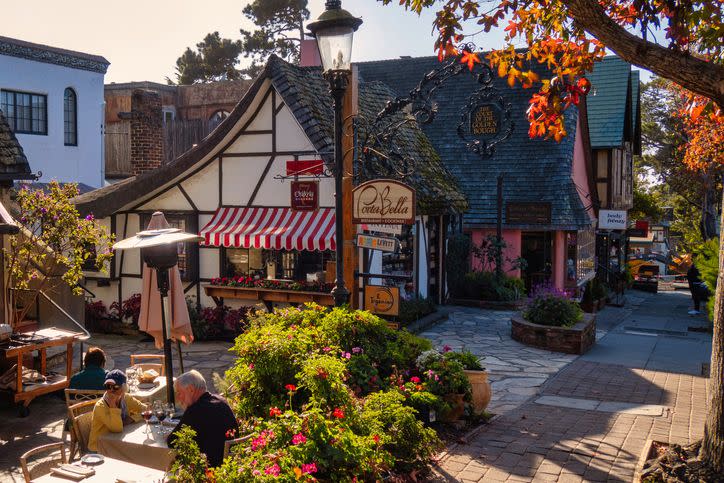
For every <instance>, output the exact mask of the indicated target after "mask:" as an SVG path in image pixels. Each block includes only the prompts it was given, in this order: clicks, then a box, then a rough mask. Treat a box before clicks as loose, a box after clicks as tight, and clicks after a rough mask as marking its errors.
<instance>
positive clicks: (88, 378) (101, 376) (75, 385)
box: [68, 347, 106, 390]
mask: <svg viewBox="0 0 724 483" xmlns="http://www.w3.org/2000/svg"><path fill="white" fill-rule="evenodd" d="M83 365H84V367H85V369H83V370H82V371H80V372H78V373H76V374H74V375H73V377H71V378H70V385H69V386H68V387H69V388H70V389H98V390H101V389H103V384H104V383H105V381H106V370H105V369H104V368H103V367H104V366H105V365H106V354H105V353H104V352H103V349H101V348H100V347H91V348H90V349H88V352H86V353H85V357H84V358H83Z"/></svg>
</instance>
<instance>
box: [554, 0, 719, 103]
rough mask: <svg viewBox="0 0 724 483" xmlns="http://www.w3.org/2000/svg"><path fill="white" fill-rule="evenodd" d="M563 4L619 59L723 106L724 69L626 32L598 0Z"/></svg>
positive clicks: (568, 1)
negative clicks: (607, 13)
mask: <svg viewBox="0 0 724 483" xmlns="http://www.w3.org/2000/svg"><path fill="white" fill-rule="evenodd" d="M563 3H565V4H566V5H567V6H568V8H569V9H570V13H571V16H572V17H573V18H574V20H575V21H576V23H578V24H579V25H580V26H581V27H582V28H583V29H584V30H585V31H586V32H588V33H589V34H591V35H592V36H594V37H595V38H596V39H598V40H599V41H600V42H602V43H603V44H605V45H606V47H608V48H609V49H611V50H612V51H614V52H615V53H616V54H618V55H619V57H621V58H623V59H624V60H626V61H627V62H630V63H632V64H634V65H637V66H639V67H642V68H644V69H647V70H650V71H651V72H653V73H654V74H657V75H659V76H661V77H664V78H666V79H669V80H671V81H673V82H675V83H677V84H679V85H680V86H682V87H685V88H686V89H688V90H690V91H692V92H695V93H697V94H700V95H702V96H704V97H707V98H709V99H711V100H712V101H714V102H716V103H717V104H719V106H720V107H724V66H722V65H718V64H716V63H714V62H707V61H705V60H701V59H698V58H696V57H694V56H692V55H690V54H688V53H686V52H681V51H678V50H673V49H668V48H666V47H664V46H662V45H658V44H655V43H653V42H647V41H646V40H644V39H642V38H640V37H638V36H636V35H633V34H632V33H629V32H628V31H626V29H624V28H623V27H621V26H620V25H618V24H617V23H616V22H614V21H613V20H611V18H610V17H609V16H608V15H606V12H604V10H603V8H602V7H601V6H600V5H599V2H598V1H597V0H563Z"/></svg>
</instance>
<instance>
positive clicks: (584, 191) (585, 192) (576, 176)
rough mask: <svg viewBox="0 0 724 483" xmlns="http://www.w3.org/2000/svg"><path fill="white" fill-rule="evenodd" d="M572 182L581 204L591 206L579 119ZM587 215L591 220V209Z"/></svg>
mask: <svg viewBox="0 0 724 483" xmlns="http://www.w3.org/2000/svg"><path fill="white" fill-rule="evenodd" d="M573 182H574V183H575V184H576V191H578V196H580V197H581V203H583V206H585V207H589V206H591V197H590V194H591V192H590V189H589V186H588V168H587V167H586V155H585V149H584V147H583V137H582V136H581V120H580V118H579V119H578V121H577V126H576V141H575V145H574V147H573ZM588 216H590V217H591V220H594V219H595V218H596V216H595V214H594V211H593V209H589V210H588Z"/></svg>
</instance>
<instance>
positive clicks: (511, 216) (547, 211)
mask: <svg viewBox="0 0 724 483" xmlns="http://www.w3.org/2000/svg"><path fill="white" fill-rule="evenodd" d="M505 222H506V223H507V224H509V225H513V224H520V225H548V224H550V222H551V204H550V203H546V202H537V203H532V202H524V203H506V205H505Z"/></svg>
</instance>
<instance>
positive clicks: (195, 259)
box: [141, 213, 199, 282]
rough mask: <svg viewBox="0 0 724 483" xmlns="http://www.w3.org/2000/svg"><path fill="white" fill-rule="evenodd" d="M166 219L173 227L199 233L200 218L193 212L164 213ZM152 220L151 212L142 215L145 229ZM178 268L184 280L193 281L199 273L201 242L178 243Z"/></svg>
mask: <svg viewBox="0 0 724 483" xmlns="http://www.w3.org/2000/svg"><path fill="white" fill-rule="evenodd" d="M164 216H165V217H166V221H167V222H168V224H169V226H170V227H171V228H178V229H179V230H181V231H185V232H187V233H198V231H199V230H198V219H197V218H196V216H195V215H193V214H185V213H164ZM149 221H151V214H150V213H143V214H142V215H141V226H142V227H143V229H144V230H145V229H146V227H147V226H148V223H149ZM178 269H179V272H180V274H181V280H182V281H183V282H193V281H196V280H197V279H198V274H199V244H198V242H186V243H178Z"/></svg>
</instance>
